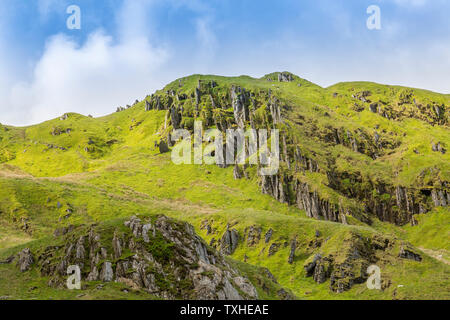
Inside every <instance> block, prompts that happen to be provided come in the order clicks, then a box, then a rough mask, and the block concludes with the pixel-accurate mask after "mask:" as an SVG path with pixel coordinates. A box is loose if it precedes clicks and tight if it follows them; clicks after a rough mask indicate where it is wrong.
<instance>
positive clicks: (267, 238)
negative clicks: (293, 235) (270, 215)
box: [264, 228, 273, 243]
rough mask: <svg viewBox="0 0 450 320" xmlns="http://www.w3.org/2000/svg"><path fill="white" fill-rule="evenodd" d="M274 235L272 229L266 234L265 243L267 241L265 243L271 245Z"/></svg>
mask: <svg viewBox="0 0 450 320" xmlns="http://www.w3.org/2000/svg"><path fill="white" fill-rule="evenodd" d="M272 235H273V230H272V228H270V229H269V230H268V231H267V232H266V234H265V236H264V241H265V243H269V242H270V239H272Z"/></svg>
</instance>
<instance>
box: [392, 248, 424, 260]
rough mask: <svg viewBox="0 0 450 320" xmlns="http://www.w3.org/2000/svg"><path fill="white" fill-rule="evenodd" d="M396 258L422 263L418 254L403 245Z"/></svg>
mask: <svg viewBox="0 0 450 320" xmlns="http://www.w3.org/2000/svg"><path fill="white" fill-rule="evenodd" d="M398 256H399V258H402V259H409V260H414V261H422V257H421V256H420V254H418V253H415V252H414V251H413V249H412V248H410V247H409V246H407V245H405V244H403V245H402V246H401V247H400V253H399V254H398Z"/></svg>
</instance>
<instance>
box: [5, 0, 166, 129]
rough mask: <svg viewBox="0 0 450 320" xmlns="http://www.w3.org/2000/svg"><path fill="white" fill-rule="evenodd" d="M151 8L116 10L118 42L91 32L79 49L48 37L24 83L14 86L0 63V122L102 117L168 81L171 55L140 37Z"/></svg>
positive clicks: (127, 5)
mask: <svg viewBox="0 0 450 320" xmlns="http://www.w3.org/2000/svg"><path fill="white" fill-rule="evenodd" d="M51 1H52V0H50V2H51ZM43 2H45V3H44V5H48V3H49V1H43ZM150 4H151V1H146V0H141V1H129V0H127V1H125V2H124V5H123V7H122V8H119V10H118V12H119V13H120V17H118V19H117V27H118V29H119V30H120V32H119V36H118V37H117V38H113V37H112V36H111V35H109V34H106V33H105V32H104V31H102V30H97V31H95V32H93V33H91V34H90V35H89V36H88V38H87V40H86V41H85V42H84V43H82V44H77V43H76V42H75V40H74V39H72V38H70V37H68V36H66V35H64V34H58V35H55V36H52V37H50V38H49V39H48V40H47V43H46V46H45V50H44V52H43V54H42V56H41V58H40V59H39V61H37V62H36V63H35V64H34V68H33V72H32V77H31V78H30V79H28V80H25V81H23V80H22V81H20V82H18V81H17V79H14V78H13V74H14V73H11V71H12V70H8V69H10V68H9V67H8V65H7V64H5V63H1V61H7V60H3V59H2V60H0V101H1V102H2V103H1V104H0V121H1V122H3V123H7V124H13V125H26V124H31V123H38V122H41V121H44V120H48V119H50V118H54V117H57V116H59V115H61V114H63V113H65V112H78V113H82V114H85V115H87V114H92V115H94V116H99V115H104V114H108V113H111V112H113V111H115V109H116V108H117V107H118V106H125V105H126V104H131V103H132V102H133V101H134V99H141V98H143V97H144V96H145V95H146V94H149V93H152V92H153V91H154V90H156V89H159V88H160V87H162V86H163V85H164V84H165V83H166V82H168V81H170V80H171V78H170V77H171V75H170V72H163V70H162V68H163V67H164V66H165V63H166V62H167V61H168V59H169V57H170V50H169V49H168V47H167V46H164V45H159V46H158V47H156V46H154V45H153V44H152V43H151V42H150V41H149V38H148V37H147V36H146V34H144V30H148V29H149V28H146V26H147V22H146V16H145V14H144V12H146V11H147V10H148V8H149V5H150ZM45 8H46V7H45V6H44V9H45ZM131 22H133V23H131ZM1 48H2V43H1V41H0V49H1ZM2 52H4V51H3V50H1V51H0V58H3V57H2ZM172 76H173V75H172Z"/></svg>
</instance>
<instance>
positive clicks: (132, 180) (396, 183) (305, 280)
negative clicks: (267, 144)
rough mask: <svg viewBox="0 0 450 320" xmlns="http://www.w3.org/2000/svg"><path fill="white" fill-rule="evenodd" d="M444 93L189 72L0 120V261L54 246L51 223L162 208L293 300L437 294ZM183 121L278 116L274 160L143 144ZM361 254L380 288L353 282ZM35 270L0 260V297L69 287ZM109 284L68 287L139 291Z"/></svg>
mask: <svg viewBox="0 0 450 320" xmlns="http://www.w3.org/2000/svg"><path fill="white" fill-rule="evenodd" d="M449 105H450V97H449V96H448V95H441V94H438V93H433V92H429V91H425V90H419V89H412V88H404V87H397V86H386V85H380V84H375V83H365V82H354V83H339V84H336V85H334V86H331V87H329V88H321V87H319V86H317V85H315V84H313V83H311V82H309V81H306V80H304V79H301V78H299V77H297V76H295V75H292V74H289V73H282V74H280V73H273V74H269V75H266V76H264V77H262V78H261V79H253V78H250V77H247V76H241V77H236V78H227V77H219V76H201V75H194V76H190V77H186V78H182V79H179V80H176V81H174V82H172V83H170V84H168V85H167V86H166V87H165V88H163V89H162V90H159V91H157V92H155V93H154V94H152V95H149V96H147V97H146V98H145V99H144V100H143V101H140V102H136V103H135V104H134V105H132V106H128V107H124V108H118V110H117V111H118V112H115V113H112V114H111V115H108V116H105V117H101V118H91V117H86V116H83V115H79V114H74V113H69V114H65V115H63V116H62V117H61V118H57V119H53V120H50V121H47V122H44V123H42V124H38V125H34V126H29V127H23V128H17V127H11V126H7V125H0V261H2V260H3V259H6V258H8V257H9V256H11V255H12V254H16V253H18V252H19V251H20V250H22V249H23V248H32V249H33V250H35V251H37V252H39V251H43V250H44V249H45V247H47V246H49V245H54V243H52V242H54V241H55V242H56V241H57V240H54V238H53V233H54V231H55V230H56V229H58V228H62V227H68V226H70V225H75V226H88V225H92V224H103V223H109V222H111V221H117V219H125V218H129V217H131V216H133V215H137V214H139V215H141V216H143V217H152V216H155V215H160V214H164V215H165V216H169V217H171V218H175V219H177V220H180V221H186V222H189V223H190V224H192V225H193V226H194V227H195V229H196V232H197V233H198V234H200V235H201V236H202V238H203V239H204V240H205V241H206V242H207V243H208V244H209V245H210V248H211V249H213V248H215V249H217V250H218V251H220V252H222V253H224V254H228V255H229V256H230V258H232V260H230V261H231V262H230V263H232V264H236V265H237V266H238V268H239V269H240V270H242V272H245V271H247V274H249V279H250V280H252V281H254V282H253V283H254V284H255V281H256V283H258V281H261V280H258V279H254V278H252V277H254V276H253V275H254V274H255V273H257V271H255V270H257V269H253V268H257V267H265V268H267V269H268V270H270V272H271V273H272V274H273V275H274V276H275V278H276V280H277V282H278V283H279V285H280V286H282V287H284V288H286V289H289V290H291V291H292V292H293V293H294V294H295V295H296V296H297V297H298V298H300V299H449V298H450V296H449V290H448V287H449V283H450V282H449V278H448V275H449V271H450V269H449V266H448V261H449V250H450V249H449V247H448V239H449V236H450V228H449V209H448V205H449V203H450V183H449V181H450V150H449V151H447V150H448V148H449V147H450V146H449V145H448V143H449V141H450V130H449V118H450V116H449V111H448V110H449V109H448V108H449ZM278 115H279V116H278ZM242 119H243V121H242V122H240V120H242ZM195 120H201V121H203V124H204V129H207V128H218V129H220V130H225V129H229V128H237V127H238V126H241V127H242V128H255V129H269V130H270V129H271V128H274V127H276V128H278V129H279V130H280V138H281V139H280V140H281V142H280V147H281V160H282V161H281V166H280V170H279V172H278V174H277V175H276V176H274V177H270V178H267V177H262V176H259V175H258V170H257V167H255V166H251V165H245V166H237V167H234V166H228V167H227V168H220V167H218V166H216V165H205V164H203V165H175V164H173V163H172V161H171V155H170V152H169V153H161V152H160V148H159V147H158V145H159V144H160V143H161V142H164V143H167V144H169V145H170V142H169V138H170V133H171V132H172V130H173V129H177V128H184V129H187V130H190V131H192V130H193V123H194V121H195ZM236 171H238V172H241V173H242V174H241V175H239V176H242V177H239V179H235V174H234V173H235V172H236ZM230 232H234V233H235V234H236V235H237V238H238V240H237V243H229V241H228V240H227V237H226V235H227V234H230ZM230 246H231V247H232V250H230ZM402 252H403V253H404V252H409V253H410V255H405V254H402ZM418 256H419V257H420V259H421V260H420V261H417V260H418V259H411V257H418ZM316 257H317V258H316ZM371 264H376V265H378V266H379V267H380V268H381V278H382V290H369V289H367V286H366V284H365V280H366V279H367V277H368V275H367V274H366V269H367V267H368V266H369V265H371ZM47 281H48V279H47V278H46V277H45V275H42V273H41V272H39V268H38V266H34V267H33V268H32V270H31V271H28V272H25V273H21V272H20V271H19V270H18V269H17V268H16V267H15V265H14V264H0V296H10V297H12V298H26V299H31V298H36V297H44V298H77V297H78V298H82V297H79V295H80V293H79V292H78V293H73V292H68V291H67V290H64V289H53V288H49V287H48V286H47ZM96 285H97V284H96ZM255 285H256V286H258V285H257V284H255ZM34 287H36V288H37V289H33V290H31V291H30V288H34ZM122 287H123V285H118V284H116V283H111V284H108V285H107V286H106V289H104V290H100V291H99V290H95V288H91V289H92V290H91V289H89V288H90V287H89V285H88V288H87V289H86V290H87V291H86V290H85V291H86V293H85V294H86V296H83V297H88V298H130V299H132V298H137V299H142V298H144V297H147V296H146V295H145V294H143V293H142V292H131V293H128V294H124V293H123V290H122V289H123V288H122ZM258 288H259V287H258ZM258 290H260V289H258ZM265 297H266V298H280V297H279V296H276V295H274V294H273V292H270V293H269V294H268V295H267V296H265ZM149 298H151V297H149Z"/></svg>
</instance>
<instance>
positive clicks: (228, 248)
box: [220, 226, 239, 255]
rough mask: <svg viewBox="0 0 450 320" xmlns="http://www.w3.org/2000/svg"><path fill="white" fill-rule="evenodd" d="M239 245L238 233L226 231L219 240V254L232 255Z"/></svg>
mask: <svg viewBox="0 0 450 320" xmlns="http://www.w3.org/2000/svg"><path fill="white" fill-rule="evenodd" d="M238 244H239V233H238V231H237V230H236V229H232V230H229V226H227V230H226V231H225V233H224V234H223V236H222V239H221V240H220V252H221V253H223V254H226V255H230V254H233V253H234V251H235V250H236V248H237V246H238Z"/></svg>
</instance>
